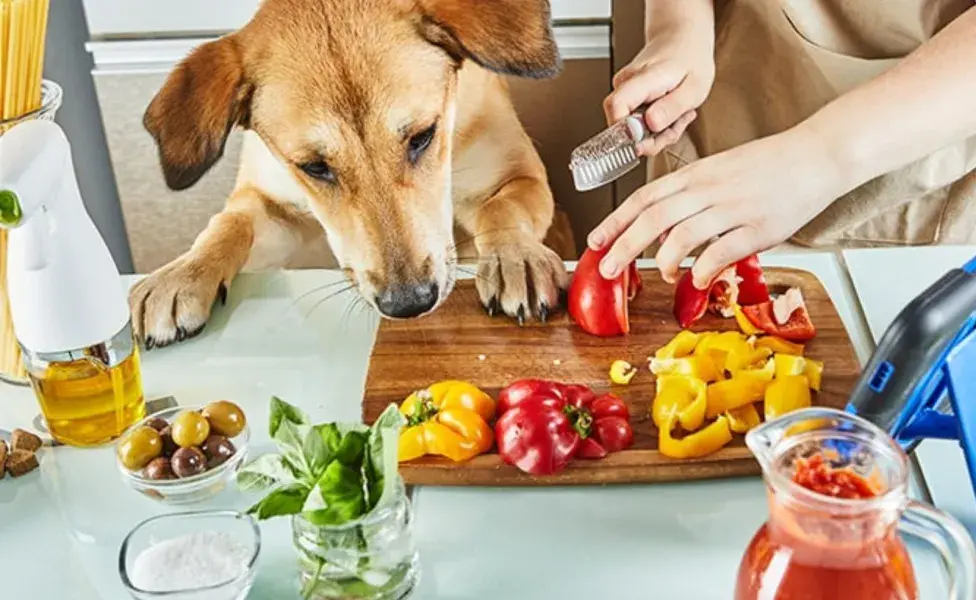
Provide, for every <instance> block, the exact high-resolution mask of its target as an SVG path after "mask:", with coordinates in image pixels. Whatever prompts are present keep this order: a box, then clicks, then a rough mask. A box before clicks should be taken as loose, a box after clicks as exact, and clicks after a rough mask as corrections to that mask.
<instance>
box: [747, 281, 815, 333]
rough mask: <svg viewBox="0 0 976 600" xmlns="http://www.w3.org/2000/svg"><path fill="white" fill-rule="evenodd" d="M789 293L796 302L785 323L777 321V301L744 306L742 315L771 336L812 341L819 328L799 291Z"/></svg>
mask: <svg viewBox="0 0 976 600" xmlns="http://www.w3.org/2000/svg"><path fill="white" fill-rule="evenodd" d="M787 293H788V294H790V295H791V296H793V298H794V302H793V303H791V305H790V309H791V310H790V312H789V314H788V316H787V317H786V320H785V322H780V321H779V320H777V318H776V310H775V302H776V301H773V300H770V301H769V302H763V303H762V304H756V305H753V306H743V307H742V314H744V315H745V316H746V318H747V319H749V321H750V322H751V323H752V324H753V325H755V326H756V327H758V328H759V329H762V330H763V331H765V332H766V333H768V334H770V335H775V336H777V337H780V338H782V339H784V340H789V341H791V342H807V341H809V340H812V339H813V338H814V336H816V335H817V328H816V327H814V325H813V321H812V320H811V319H810V313H808V312H807V307H806V304H805V303H804V302H803V297H802V296H801V295H800V294H799V290H790V291H789V292H787Z"/></svg>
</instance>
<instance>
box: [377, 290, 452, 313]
mask: <svg viewBox="0 0 976 600" xmlns="http://www.w3.org/2000/svg"><path fill="white" fill-rule="evenodd" d="M438 293H439V289H438V287H437V282H435V281H424V282H419V283H405V284H400V285H391V286H389V287H387V288H386V289H385V290H383V292H382V293H380V294H379V295H378V296H376V307H377V308H379V309H380V312H381V313H383V314H384V315H386V316H387V317H392V318H394V319H409V318H412V317H419V316H420V315H422V314H424V313H426V312H428V311H430V310H431V309H432V308H434V306H435V305H437V299H438Z"/></svg>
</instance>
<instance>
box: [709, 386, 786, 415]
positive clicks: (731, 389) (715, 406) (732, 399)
mask: <svg viewBox="0 0 976 600" xmlns="http://www.w3.org/2000/svg"><path fill="white" fill-rule="evenodd" d="M768 385H771V384H769V383H768V382H767V381H764V380H763V379H761V378H759V377H741V376H740V377H733V378H732V379H726V380H725V381H719V382H717V383H713V384H712V385H710V386H708V409H707V410H706V411H705V416H707V417H708V418H709V419H711V418H713V417H717V416H718V415H720V414H722V413H724V412H726V411H729V410H734V409H736V408H740V407H743V406H745V405H747V404H752V403H753V402H759V401H760V400H762V399H763V394H765V392H766V386H768Z"/></svg>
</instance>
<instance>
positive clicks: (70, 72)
mask: <svg viewBox="0 0 976 600" xmlns="http://www.w3.org/2000/svg"><path fill="white" fill-rule="evenodd" d="M87 41H88V26H87V24H86V22H85V14H84V10H83V8H82V4H81V0H51V13H50V17H49V21H48V31H47V49H46V50H45V57H44V77H45V78H47V79H51V80H53V81H56V82H57V83H59V84H60V85H61V87H62V88H63V89H64V103H63V104H62V105H61V110H59V111H58V114H57V118H56V120H57V122H58V124H59V125H61V127H62V128H63V129H64V130H65V133H66V134H67V136H68V139H69V140H70V141H71V146H72V154H73V157H74V162H75V172H76V173H77V176H78V185H79V187H80V188H81V195H82V197H83V198H84V199H85V204H86V206H87V207H88V212H89V214H91V217H92V220H94V221H95V225H96V226H97V227H98V230H99V231H100V232H101V233H102V237H104V238H105V241H106V243H107V244H108V247H109V249H110V250H111V251H112V256H113V257H115V262H116V264H117V265H118V267H119V270H120V271H122V272H123V273H130V272H132V259H131V257H130V255H129V244H128V240H127V239H126V235H125V227H124V225H123V221H122V211H121V209H120V207H119V196H118V192H117V191H116V189H115V179H114V177H113V175H112V167H111V163H110V162H109V157H108V147H107V145H106V143H105V134H104V131H103V129H102V121H101V115H100V113H99V111H98V103H97V100H96V98H95V88H94V85H93V83H92V78H91V69H92V59H91V55H90V54H89V53H88V52H86V51H85V42H87Z"/></svg>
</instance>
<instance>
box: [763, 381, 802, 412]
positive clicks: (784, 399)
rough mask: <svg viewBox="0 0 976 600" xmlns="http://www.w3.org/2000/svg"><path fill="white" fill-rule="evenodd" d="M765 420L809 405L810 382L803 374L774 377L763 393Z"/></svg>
mask: <svg viewBox="0 0 976 600" xmlns="http://www.w3.org/2000/svg"><path fill="white" fill-rule="evenodd" d="M765 400H766V401H765V403H764V404H765V412H766V415H765V416H766V420H767V421H768V420H770V419H775V418H777V417H781V416H783V415H785V414H786V413H789V412H793V411H794V410H799V409H801V408H808V407H809V406H810V382H809V381H808V380H807V378H806V376H805V375H786V376H784V377H779V376H777V377H776V380H775V381H773V382H772V383H770V384H769V386H768V387H767V388H766V394H765Z"/></svg>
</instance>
